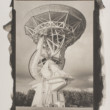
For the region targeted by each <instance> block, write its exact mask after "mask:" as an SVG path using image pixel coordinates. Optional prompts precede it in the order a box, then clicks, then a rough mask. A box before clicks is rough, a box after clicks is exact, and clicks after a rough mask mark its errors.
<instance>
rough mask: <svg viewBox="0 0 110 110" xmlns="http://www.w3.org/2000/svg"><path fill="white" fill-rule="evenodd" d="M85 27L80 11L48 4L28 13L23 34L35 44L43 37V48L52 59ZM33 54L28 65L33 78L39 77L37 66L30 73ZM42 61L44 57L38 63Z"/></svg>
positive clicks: (77, 37) (79, 34) (78, 35)
mask: <svg viewBox="0 0 110 110" xmlns="http://www.w3.org/2000/svg"><path fill="white" fill-rule="evenodd" d="M85 27H86V20H85V17H84V16H83V14H82V13H81V12H80V11H78V10H76V9H75V8H73V7H70V6H66V5H58V4H50V5H44V6H40V7H37V8H34V9H33V10H31V11H30V12H29V13H28V15H27V17H26V24H25V33H26V35H28V36H30V37H31V38H32V39H33V41H34V43H35V44H37V43H38V41H39V38H40V37H42V36H44V39H45V40H44V43H43V48H44V49H45V50H46V51H47V54H48V55H49V57H54V56H55V55H56V54H58V52H59V51H60V50H61V49H62V48H67V47H68V46H70V45H72V44H73V43H74V42H75V41H76V40H77V39H79V38H80V37H81V35H82V33H83V32H84V30H85ZM36 52H37V51H36ZM36 52H35V53H36ZM35 53H34V54H33V55H32V57H31V59H30V64H29V70H30V73H31V76H32V77H33V78H35V77H40V76H39V72H37V71H36V70H39V71H40V68H39V66H38V65H36V68H34V70H35V71H34V70H33V71H31V70H32V68H31V63H32V61H33V59H34V57H35ZM43 59H44V62H45V60H46V58H45V56H43V57H42V59H40V60H39V62H41V61H43ZM41 63H42V62H41ZM39 64H40V63H39ZM41 65H42V64H41ZM38 68H39V69H38ZM35 74H36V75H35Z"/></svg>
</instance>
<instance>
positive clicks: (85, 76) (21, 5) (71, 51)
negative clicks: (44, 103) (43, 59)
mask: <svg viewBox="0 0 110 110" xmlns="http://www.w3.org/2000/svg"><path fill="white" fill-rule="evenodd" d="M44 4H64V5H68V6H71V7H74V8H76V9H77V10H79V11H80V12H81V13H83V15H84V16H85V18H86V22H87V26H86V29H85V31H84V33H83V35H82V36H81V38H80V39H79V40H78V41H76V42H75V43H74V45H72V46H70V47H68V49H67V50H66V53H65V58H66V63H65V67H64V71H65V72H67V73H70V74H71V75H72V76H73V77H74V78H75V80H74V81H73V82H72V83H71V84H69V85H68V87H67V88H73V89H89V90H92V88H93V10H94V3H93V1H64V2H62V1H55V2H54V1H46V2H42V1H31V2H30V1H21V2H20V1H16V2H15V9H16V91H22V92H27V90H29V89H30V88H31V87H30V86H29V83H30V82H31V81H33V79H32V78H31V76H30V74H29V71H28V63H29V59H30V57H31V55H32V54H33V52H34V51H35V50H36V45H35V44H34V43H33V41H32V39H31V38H30V37H28V36H27V35H25V31H24V24H25V23H26V21H25V16H26V14H27V13H28V12H29V11H30V10H31V9H33V8H35V7H38V6H41V5H44Z"/></svg>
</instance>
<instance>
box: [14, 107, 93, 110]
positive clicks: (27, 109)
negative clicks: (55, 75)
mask: <svg viewBox="0 0 110 110" xmlns="http://www.w3.org/2000/svg"><path fill="white" fill-rule="evenodd" d="M16 110H93V108H92V107H88V108H87V107H85V108H70V107H69V108H51V107H49V108H43V107H42V108H38V107H16Z"/></svg>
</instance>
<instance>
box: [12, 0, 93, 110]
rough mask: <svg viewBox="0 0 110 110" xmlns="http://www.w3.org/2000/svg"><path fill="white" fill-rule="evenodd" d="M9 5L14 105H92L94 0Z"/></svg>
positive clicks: (34, 106) (90, 106)
mask: <svg viewBox="0 0 110 110" xmlns="http://www.w3.org/2000/svg"><path fill="white" fill-rule="evenodd" d="M14 8H15V10H16V109H18V110H22V109H23V107H21V106H25V107H26V106H28V108H27V109H29V110H33V109H35V108H36V109H37V108H39V107H41V108H45V107H46V108H47V109H50V108H51V107H52V108H55V107H57V109H58V108H60V109H61V108H65V109H67V108H68V107H70V108H71V109H72V108H77V109H82V108H83V107H86V108H85V109H87V110H92V109H93V11H94V1H14ZM25 107H24V109H26V108H25Z"/></svg>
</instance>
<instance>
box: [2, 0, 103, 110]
mask: <svg viewBox="0 0 110 110" xmlns="http://www.w3.org/2000/svg"><path fill="white" fill-rule="evenodd" d="M94 3H95V5H94V7H95V9H94V26H93V28H94V29H93V33H94V36H93V41H94V45H93V56H94V63H93V68H94V74H93V76H94V78H93V79H94V80H93V86H94V90H93V91H94V100H93V104H94V106H93V108H94V110H99V107H100V105H101V101H102V98H103V93H102V90H103V77H102V74H101V68H102V66H103V64H104V62H103V55H102V54H101V52H100V50H101V44H102V42H101V28H100V23H99V11H100V9H102V8H104V5H103V3H102V0H95V1H94ZM10 7H12V12H11V14H12V16H11V18H12V20H11V21H10V22H9V23H7V24H6V25H4V27H3V28H4V29H5V30H6V31H8V32H9V33H8V36H7V37H8V40H9V42H10V47H9V53H10V66H11V68H12V72H11V75H12V78H13V82H14V83H13V97H12V100H13V103H12V107H11V110H15V108H16V107H15V92H16V91H15V90H16V84H15V83H16V74H15V72H16V68H15V66H16V19H15V18H16V11H15V10H14V8H13V7H14V0H12V2H11V5H10Z"/></svg>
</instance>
